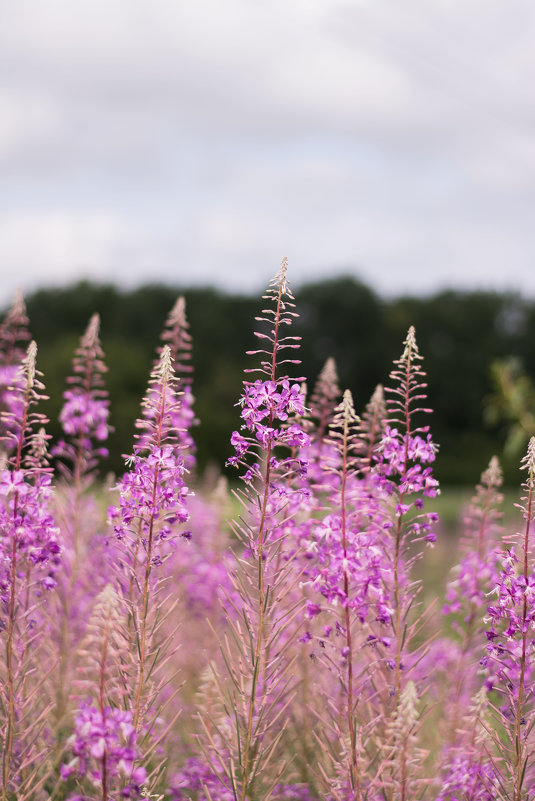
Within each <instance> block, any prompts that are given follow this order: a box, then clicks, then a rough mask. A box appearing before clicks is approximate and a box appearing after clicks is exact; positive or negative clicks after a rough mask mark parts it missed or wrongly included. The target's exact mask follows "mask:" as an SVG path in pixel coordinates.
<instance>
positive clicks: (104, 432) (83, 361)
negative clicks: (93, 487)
mask: <svg viewBox="0 0 535 801" xmlns="http://www.w3.org/2000/svg"><path fill="white" fill-rule="evenodd" d="M99 326H100V320H99V316H98V314H95V315H93V317H92V318H91V320H90V321H89V324H88V326H87V329H86V331H85V333H84V335H83V336H82V338H81V340H80V346H79V347H78V349H77V350H76V353H75V355H74V360H73V375H72V376H70V377H69V378H68V379H67V381H68V384H69V385H70V389H67V390H65V392H64V393H63V399H64V401H65V402H64V405H63V408H62V410H61V412H60V416H59V419H60V422H61V424H62V426H63V431H64V432H65V434H66V437H67V441H66V440H63V439H62V440H60V441H59V442H58V443H57V445H56V446H55V448H54V450H53V454H54V456H59V457H60V458H61V459H62V462H63V463H62V465H61V466H62V469H63V472H65V471H66V470H67V469H72V470H73V471H74V472H75V473H76V474H77V475H78V476H80V475H82V474H84V473H89V472H90V471H91V470H93V469H94V467H95V466H96V464H97V459H98V458H99V457H106V456H107V455H108V451H107V449H106V448H105V447H102V445H100V446H98V447H96V446H95V443H103V442H105V440H107V438H108V436H109V433H110V426H109V422H108V417H109V400H108V395H107V392H106V391H105V389H104V382H103V374H104V373H105V372H106V370H107V368H106V365H105V363H104V354H103V352H102V348H101V346H100V340H99ZM65 462H66V463H67V464H70V467H69V468H67V467H66V465H65Z"/></svg>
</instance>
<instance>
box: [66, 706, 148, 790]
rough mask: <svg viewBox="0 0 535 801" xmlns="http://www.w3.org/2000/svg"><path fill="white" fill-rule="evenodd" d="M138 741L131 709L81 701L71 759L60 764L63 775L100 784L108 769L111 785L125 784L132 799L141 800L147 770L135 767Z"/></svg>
mask: <svg viewBox="0 0 535 801" xmlns="http://www.w3.org/2000/svg"><path fill="white" fill-rule="evenodd" d="M136 740H137V736H136V732H135V729H134V726H133V722H132V713H131V712H130V711H127V710H123V709H117V708H111V707H105V708H104V709H99V708H97V707H96V706H94V705H93V704H91V702H90V701H86V702H85V703H82V704H81V705H80V707H79V708H78V713H77V715H76V718H75V721H74V733H73V735H72V736H71V737H70V739H69V741H68V742H69V748H70V751H71V753H72V759H71V760H70V761H69V762H67V763H63V764H62V765H61V768H60V770H61V778H62V779H63V780H64V781H67V780H68V779H69V778H70V777H71V776H75V777H76V778H77V779H78V780H79V781H81V780H83V779H87V780H88V781H89V782H90V783H91V784H92V785H94V786H96V787H100V786H101V785H102V782H103V779H104V771H105V774H106V782H107V783H108V786H109V784H110V783H111V782H114V783H116V784H117V786H121V787H122V786H124V787H125V788H127V789H128V791H129V793H130V795H129V796H128V797H129V798H132V799H134V798H135V799H140V798H141V796H142V792H141V785H143V784H144V782H145V781H146V778H147V773H146V770H145V768H143V767H139V766H138V767H135V763H136V762H137V761H138V760H139V757H140V755H139V752H138V749H137V743H136ZM125 797H126V796H125Z"/></svg>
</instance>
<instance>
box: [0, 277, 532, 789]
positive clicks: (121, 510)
mask: <svg viewBox="0 0 535 801" xmlns="http://www.w3.org/2000/svg"><path fill="white" fill-rule="evenodd" d="M286 270H287V268H286V262H285V261H284V262H283V264H282V267H281V270H280V271H279V273H278V274H277V276H276V277H275V278H274V279H273V281H272V282H271V284H270V286H269V288H268V290H267V293H266V295H265V296H264V300H263V304H262V306H261V309H262V310H261V312H260V313H259V316H258V317H257V318H256V321H257V323H256V328H257V331H256V337H257V341H258V350H255V351H253V352H251V354H250V356H251V359H250V361H251V369H250V370H249V371H248V374H247V375H246V376H245V380H244V382H243V393H242V395H241V398H240V399H239V400H238V403H237V404H236V406H237V410H236V420H237V430H236V431H235V432H234V434H233V435H232V440H231V443H232V446H233V448H234V455H233V456H232V457H231V458H230V459H229V460H228V470H227V473H228V477H227V478H226V479H225V478H223V477H222V478H220V479H219V480H218V481H213V482H212V484H213V486H212V487H211V488H210V489H207V486H206V484H207V482H206V481H204V483H203V480H202V478H201V477H199V476H197V475H196V466H195V445H194V439H193V437H192V430H194V429H193V427H194V424H195V422H196V421H195V413H194V405H193V375H192V368H191V363H190V357H191V337H190V334H189V329H188V323H187V319H186V310H185V305H184V302H183V300H182V299H179V300H178V301H177V303H176V305H175V307H174V308H173V309H172V310H171V313H170V315H169V318H168V320H167V323H166V325H165V327H164V330H163V334H162V339H161V343H160V346H159V347H158V348H157V351H156V357H155V362H154V367H153V370H152V373H151V376H150V380H149V383H148V389H147V392H146V395H145V398H144V400H143V402H142V406H141V410H140V415H139V420H138V424H137V425H138V432H137V434H136V436H135V438H133V443H134V444H133V447H132V453H131V454H130V455H129V456H128V457H127V458H126V461H125V471H124V473H123V475H121V476H120V477H118V478H115V479H113V480H110V481H109V482H108V484H107V485H106V486H103V483H102V478H101V477H100V476H99V473H98V466H99V459H100V458H101V457H102V456H103V455H104V454H105V453H106V440H107V438H108V433H109V403H108V398H107V393H106V389H105V373H106V366H105V357H104V353H103V351H102V348H101V344H100V339H99V319H98V317H97V316H96V315H95V316H94V317H93V318H92V319H91V320H90V321H89V325H88V327H87V329H86V331H85V333H84V334H83V336H82V337H81V340H80V345H79V348H78V349H77V351H76V353H75V355H74V360H73V369H72V377H71V378H70V380H69V383H68V385H67V388H66V390H65V393H64V406H63V410H62V412H61V418H60V419H61V424H62V427H63V432H64V438H63V439H62V440H61V441H59V442H50V437H49V436H48V435H47V433H46V424H47V420H46V419H45V418H44V417H43V414H42V413H41V411H40V401H41V400H42V399H43V397H44V385H43V383H42V381H41V379H42V376H41V374H40V372H39V370H38V363H39V359H38V352H37V346H36V344H35V343H34V342H30V335H29V333H28V331H29V321H28V320H27V317H26V311H25V307H24V303H23V301H22V299H20V298H19V299H17V300H16V301H15V303H14V304H13V306H12V308H11V310H10V311H9V312H8V314H7V316H6V318H5V320H4V322H3V324H2V326H1V327H0V406H1V409H2V416H1V422H0V427H1V432H0V433H1V436H2V444H1V458H2V464H1V475H0V516H1V527H0V639H1V640H2V646H1V651H0V680H1V686H0V746H1V749H2V756H1V775H0V786H1V801H15V800H16V801H42V800H43V801H44V799H52V801H66V800H67V799H68V800H69V801H84V800H85V799H88V800H89V799H91V800H93V799H94V800H95V801H111V800H112V799H116V800H117V801H118V800H119V799H138V801H139V800H141V799H154V800H156V799H166V800H168V801H187V799H190V800H191V801H268V799H272V801H415V800H416V799H431V800H432V801H484V800H486V801H492V799H503V801H505V800H507V801H527V799H535V758H534V756H535V753H534V739H535V735H534V733H533V724H534V722H535V715H534V696H533V690H534V687H535V684H534V683H533V682H534V678H535V677H534V675H533V669H534V664H535V662H534V646H535V634H534V628H535V597H532V596H534V595H535V572H534V554H533V546H532V539H533V532H532V530H531V528H532V522H533V517H534V515H535V509H534V504H533V491H534V484H535V439H532V440H531V442H530V444H529V447H528V452H527V455H526V456H525V458H524V459H523V461H522V465H521V467H522V468H523V469H524V474H523V477H524V479H525V480H524V483H523V485H522V489H521V491H520V492H519V497H520V500H519V509H518V514H517V518H516V522H515V524H514V525H513V526H512V527H508V528H507V530H504V527H503V525H502V505H503V498H502V495H501V493H500V486H501V472H500V466H499V463H498V460H497V459H496V458H493V459H492V460H491V462H490V464H489V465H488V467H486V466H485V465H482V469H483V468H485V467H486V469H484V472H483V473H482V477H481V483H480V484H479V486H478V487H477V488H476V490H475V493H474V496H473V499H472V502H471V503H470V506H469V509H468V512H467V514H466V516H465V519H464V521H463V536H462V538H461V541H460V545H459V553H458V555H457V557H456V561H457V562H458V564H457V566H456V567H455V568H454V569H453V571H452V572H451V574H450V576H449V578H448V584H447V587H446V588H445V589H444V588H442V587H436V586H434V587H426V586H425V585H424V584H423V582H422V581H421V580H420V579H418V578H416V576H417V575H424V576H425V575H426V573H425V570H423V571H422V570H421V569H420V568H421V563H420V564H418V562H419V560H420V559H421V558H422V556H423V555H424V552H425V551H426V550H427V549H429V548H433V546H434V543H435V541H436V534H437V531H439V529H438V524H439V521H438V515H437V514H436V513H435V512H434V511H432V509H433V507H432V505H430V504H432V502H433V499H434V498H435V497H436V496H437V494H438V493H439V488H438V483H437V481H436V480H435V479H434V477H433V463H434V461H435V458H436V456H437V450H438V448H437V445H436V444H435V443H434V441H433V439H432V436H431V434H430V430H429V426H428V420H429V414H428V413H429V411H430V410H429V409H428V408H427V403H426V378H425V373H424V370H423V367H422V356H421V355H420V353H419V350H418V345H417V341H416V335H415V331H414V329H412V328H411V329H410V330H409V331H408V333H407V337H406V339H405V341H404V343H400V352H401V355H400V358H399V359H398V360H397V361H396V362H395V363H394V366H393V369H392V372H391V374H390V376H389V377H387V376H385V387H384V388H383V387H381V386H379V387H377V389H376V391H375V392H374V394H373V396H372V398H371V399H370V400H369V402H368V403H367V405H365V406H364V408H363V409H362V411H361V412H360V415H358V414H357V412H356V411H355V406H354V402H353V398H352V396H351V393H350V392H349V391H347V390H346V391H345V392H341V391H340V389H339V387H338V379H337V374H336V366H335V364H334V362H333V361H332V360H329V361H328V362H327V363H326V365H325V367H324V369H323V371H322V373H321V375H320V377H319V380H318V382H317V384H316V386H315V387H314V388H313V390H312V391H310V392H309V393H307V388H306V384H305V379H304V377H303V376H300V375H299V359H298V348H299V342H298V338H297V337H295V336H293V335H292V327H291V326H292V321H293V319H294V318H295V317H296V312H295V310H294V303H293V297H292V294H291V291H290V288H289V285H288V282H287V276H286ZM214 345H215V347H217V343H214ZM454 380H455V376H452V381H454ZM459 391H462V388H459ZM238 421H239V422H238ZM229 481H230V482H232V486H234V489H233V490H232V491H230V490H229V486H228V483H229ZM509 517H510V515H509ZM449 547H450V548H451V545H449ZM449 561H450V562H452V561H455V560H454V559H452V558H451V556H449ZM433 597H445V603H444V604H443V605H442V607H440V605H439V604H438V603H433V602H432V599H433Z"/></svg>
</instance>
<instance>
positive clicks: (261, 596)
mask: <svg viewBox="0 0 535 801" xmlns="http://www.w3.org/2000/svg"><path fill="white" fill-rule="evenodd" d="M281 302H282V281H281V283H280V284H279V291H278V296H277V307H276V312H275V321H274V337H273V353H272V358H271V380H272V381H275V378H276V372H277V350H278V342H279V323H280V312H281ZM272 425H273V412H270V414H269V427H270V428H271V427H272ZM272 450H273V442H272V439H271V437H270V438H269V441H268V445H267V450H266V474H265V478H264V493H263V498H262V507H261V513H260V522H259V525H258V532H257V542H256V546H257V547H256V553H257V560H258V606H257V610H258V628H257V638H256V644H255V651H254V662H253V681H252V686H251V694H250V696H249V704H248V712H247V729H246V734H245V747H244V750H243V760H242V776H241V785H240V795H239V799H240V801H245V799H246V798H247V791H248V789H249V781H250V768H251V766H250V764H249V762H250V754H251V746H252V741H253V720H254V712H255V707H256V690H257V685H258V675H259V669H260V658H261V653H262V643H263V641H264V609H265V588H264V581H265V578H264V537H265V522H266V511H267V504H268V499H269V486H270V478H271V455H272Z"/></svg>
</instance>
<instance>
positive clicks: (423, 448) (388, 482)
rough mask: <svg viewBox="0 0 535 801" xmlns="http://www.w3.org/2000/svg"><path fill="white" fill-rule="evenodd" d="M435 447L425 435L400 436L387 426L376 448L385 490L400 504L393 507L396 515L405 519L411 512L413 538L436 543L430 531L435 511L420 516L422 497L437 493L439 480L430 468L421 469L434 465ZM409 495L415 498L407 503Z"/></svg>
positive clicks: (434, 495)
mask: <svg viewBox="0 0 535 801" xmlns="http://www.w3.org/2000/svg"><path fill="white" fill-rule="evenodd" d="M435 454H436V446H435V444H434V443H433V442H432V440H431V436H430V435H429V434H427V436H426V438H425V439H424V438H423V437H421V436H420V434H415V435H411V434H408V433H405V434H402V433H401V432H400V431H399V430H398V429H397V428H392V427H390V426H386V428H385V432H384V435H383V438H382V439H381V442H380V443H379V447H378V455H377V460H378V471H379V473H380V474H381V475H382V476H383V477H384V479H385V481H384V489H385V491H386V492H387V493H388V494H389V495H393V494H394V493H395V494H397V496H398V498H399V501H398V503H396V506H395V516H396V517H397V518H401V517H404V516H405V515H407V513H408V512H409V511H410V510H411V509H413V510H415V511H416V515H415V517H414V518H413V519H412V520H411V523H410V529H411V533H412V539H413V540H417V539H423V540H425V541H426V542H431V543H433V542H435V541H436V534H435V533H434V531H433V530H432V527H433V525H434V524H435V523H436V522H437V521H438V515H437V514H436V513H434V512H428V513H425V514H421V510H422V509H423V506H424V502H423V499H422V497H421V496H422V495H423V496H425V497H427V498H435V497H436V496H437V495H438V494H439V491H440V490H439V488H438V481H437V480H436V479H435V478H433V473H432V467H430V466H428V467H424V465H430V463H432V462H434V460H435ZM410 496H416V497H415V498H414V499H413V500H410Z"/></svg>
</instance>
